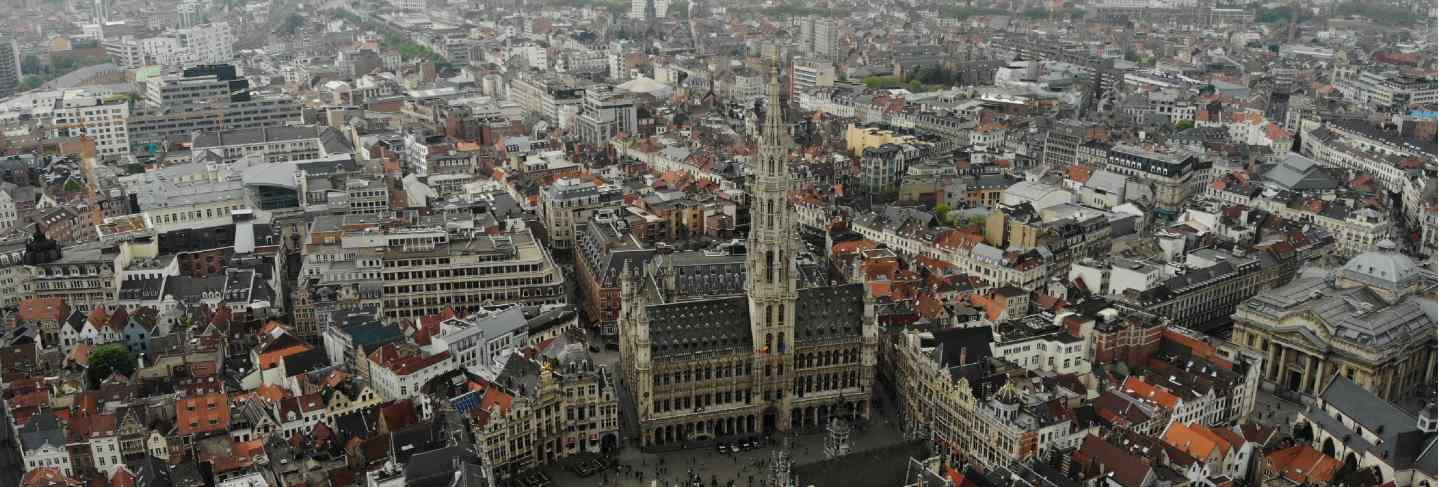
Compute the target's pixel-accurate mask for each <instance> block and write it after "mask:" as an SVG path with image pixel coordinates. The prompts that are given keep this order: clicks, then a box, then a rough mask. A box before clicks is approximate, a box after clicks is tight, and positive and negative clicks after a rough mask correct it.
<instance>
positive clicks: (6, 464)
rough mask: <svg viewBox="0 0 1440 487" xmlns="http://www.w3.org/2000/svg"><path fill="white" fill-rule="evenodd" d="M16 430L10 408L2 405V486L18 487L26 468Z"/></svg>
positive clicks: (0, 445) (0, 460)
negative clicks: (13, 427)
mask: <svg viewBox="0 0 1440 487" xmlns="http://www.w3.org/2000/svg"><path fill="white" fill-rule="evenodd" d="M14 436H15V435H14V430H12V429H11V428H10V408H9V407H6V406H3V405H0V487H18V486H19V485H20V476H21V475H24V473H25V469H24V468H23V465H22V464H21V460H20V449H19V446H18V443H17V439H16V438H15V437H14Z"/></svg>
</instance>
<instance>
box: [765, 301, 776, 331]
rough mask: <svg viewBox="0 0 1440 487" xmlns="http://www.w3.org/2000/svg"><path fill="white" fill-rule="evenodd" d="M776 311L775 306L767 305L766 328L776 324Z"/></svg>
mask: <svg viewBox="0 0 1440 487" xmlns="http://www.w3.org/2000/svg"><path fill="white" fill-rule="evenodd" d="M774 311H775V307H774V306H770V305H768V304H767V305H765V326H770V325H772V324H774V322H775V313H773V312H774Z"/></svg>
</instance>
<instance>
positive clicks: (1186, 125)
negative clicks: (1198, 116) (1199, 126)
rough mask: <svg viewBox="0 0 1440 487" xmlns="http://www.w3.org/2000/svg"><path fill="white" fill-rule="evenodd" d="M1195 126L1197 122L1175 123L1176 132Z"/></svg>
mask: <svg viewBox="0 0 1440 487" xmlns="http://www.w3.org/2000/svg"><path fill="white" fill-rule="evenodd" d="M1194 126H1195V122H1191V121H1189V120H1181V121H1179V122H1175V130H1185V129H1188V128H1191V127H1194Z"/></svg>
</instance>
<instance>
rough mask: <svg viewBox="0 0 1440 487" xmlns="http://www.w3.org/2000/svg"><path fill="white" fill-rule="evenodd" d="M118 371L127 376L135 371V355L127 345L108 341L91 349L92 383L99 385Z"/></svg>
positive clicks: (90, 375)
mask: <svg viewBox="0 0 1440 487" xmlns="http://www.w3.org/2000/svg"><path fill="white" fill-rule="evenodd" d="M116 372H119V373H121V374H123V375H126V376H129V375H130V374H132V373H134V372H135V356H134V355H131V354H130V350H128V349H126V348H125V345H121V344H119V343H106V344H104V345H100V346H97V347H95V349H94V350H91V351H90V369H89V370H88V375H89V377H90V382H91V383H92V384H97V385H98V384H99V383H100V381H103V380H105V378H106V377H110V374H114V373H116Z"/></svg>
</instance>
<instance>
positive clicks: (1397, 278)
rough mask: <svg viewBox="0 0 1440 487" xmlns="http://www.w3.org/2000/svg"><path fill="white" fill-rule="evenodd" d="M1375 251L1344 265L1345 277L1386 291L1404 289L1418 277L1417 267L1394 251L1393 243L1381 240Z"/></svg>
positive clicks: (1413, 262)
mask: <svg viewBox="0 0 1440 487" xmlns="http://www.w3.org/2000/svg"><path fill="white" fill-rule="evenodd" d="M1376 247H1377V250H1375V251H1371V252H1365V253H1363V254H1360V255H1357V256H1355V257H1354V258H1351V259H1350V261H1349V262H1346V263H1345V268H1344V270H1343V271H1342V272H1344V274H1345V277H1347V278H1350V279H1353V280H1356V281H1359V282H1362V283H1365V284H1370V285H1377V286H1381V287H1384V288H1386V289H1392V290H1393V289H1399V288H1402V287H1406V286H1407V285H1408V284H1409V283H1410V282H1411V281H1412V280H1414V279H1415V278H1416V277H1417V276H1418V275H1419V267H1418V266H1416V265H1415V261H1413V260H1410V258H1409V257H1406V256H1404V255H1402V254H1400V253H1399V252H1396V251H1395V243H1394V242H1391V241H1389V240H1383V241H1381V242H1380V243H1379V245H1377V246H1376Z"/></svg>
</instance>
